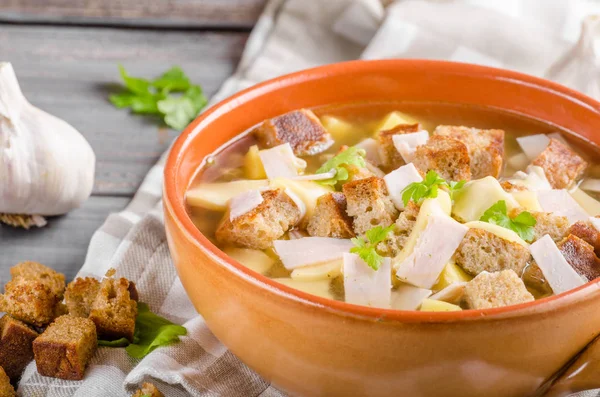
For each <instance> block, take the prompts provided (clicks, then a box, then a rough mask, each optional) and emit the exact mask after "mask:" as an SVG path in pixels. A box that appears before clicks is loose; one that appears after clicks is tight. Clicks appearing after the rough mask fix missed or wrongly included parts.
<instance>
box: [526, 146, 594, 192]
mask: <svg viewBox="0 0 600 397" xmlns="http://www.w3.org/2000/svg"><path fill="white" fill-rule="evenodd" d="M532 164H533V165H537V166H539V167H542V168H543V169H544V172H545V173H546V178H548V182H550V185H552V187H553V188H554V189H565V188H568V187H569V186H571V185H572V184H573V183H574V182H575V181H577V180H578V179H579V178H581V176H582V175H583V173H584V172H585V169H586V168H587V166H588V164H587V162H586V161H585V160H584V159H582V158H581V157H580V156H579V155H577V154H576V153H575V152H573V151H572V150H571V149H569V148H568V147H567V146H565V145H564V144H563V143H561V142H560V141H559V140H557V139H554V138H550V143H549V144H548V147H547V148H546V149H544V151H543V152H542V153H540V154H539V156H537V157H536V158H535V160H533V162H532Z"/></svg>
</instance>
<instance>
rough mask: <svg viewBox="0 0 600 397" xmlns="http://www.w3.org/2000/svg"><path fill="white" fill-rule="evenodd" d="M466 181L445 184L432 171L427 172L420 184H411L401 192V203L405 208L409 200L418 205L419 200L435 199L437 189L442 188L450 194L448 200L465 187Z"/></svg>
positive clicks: (443, 180)
mask: <svg viewBox="0 0 600 397" xmlns="http://www.w3.org/2000/svg"><path fill="white" fill-rule="evenodd" d="M465 183H466V181H464V180H463V181H459V182H454V181H450V182H447V181H446V180H445V179H443V178H441V177H440V176H439V175H438V173H437V172H435V171H434V170H429V171H427V174H426V175H425V179H423V181H422V182H413V183H411V184H410V185H408V186H407V187H405V188H404V190H402V201H403V202H404V205H405V206H406V205H407V204H408V202H409V201H410V200H413V201H414V202H415V203H418V202H419V201H420V200H421V199H426V198H436V197H437V196H438V189H439V188H440V187H443V188H444V189H445V190H447V191H448V193H449V194H450V198H451V199H452V196H453V194H454V192H455V191H457V190H459V189H461V188H462V187H463V186H464V185H465Z"/></svg>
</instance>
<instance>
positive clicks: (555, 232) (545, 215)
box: [510, 208, 569, 241]
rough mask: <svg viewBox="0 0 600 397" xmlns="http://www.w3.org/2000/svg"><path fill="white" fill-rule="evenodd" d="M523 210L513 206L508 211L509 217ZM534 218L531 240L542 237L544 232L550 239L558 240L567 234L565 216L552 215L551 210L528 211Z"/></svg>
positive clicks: (567, 227)
mask: <svg viewBox="0 0 600 397" xmlns="http://www.w3.org/2000/svg"><path fill="white" fill-rule="evenodd" d="M521 212H523V210H522V209H520V208H515V209H514V210H512V211H511V212H510V216H511V218H514V217H516V216H518V215H519V214H520V213H521ZM529 213H530V214H531V215H532V216H533V217H534V218H535V221H536V223H535V226H534V228H533V231H534V233H535V235H534V237H533V241H537V240H539V239H541V238H542V237H544V236H545V235H546V234H548V235H550V237H551V238H552V240H554V241H560V240H562V239H563V237H565V236H566V235H567V231H568V230H569V219H567V217H566V216H561V215H554V214H553V213H551V212H538V211H530V212H529Z"/></svg>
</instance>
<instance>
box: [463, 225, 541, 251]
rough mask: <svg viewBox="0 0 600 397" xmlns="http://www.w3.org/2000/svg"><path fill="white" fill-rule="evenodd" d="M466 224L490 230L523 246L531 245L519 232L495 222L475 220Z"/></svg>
mask: <svg viewBox="0 0 600 397" xmlns="http://www.w3.org/2000/svg"><path fill="white" fill-rule="evenodd" d="M465 226H466V227H468V228H469V229H481V230H485V231H486V232H490V233H492V234H495V235H496V236H498V237H500V238H503V239H504V240H508V241H512V242H514V243H519V244H521V245H522V246H523V247H525V248H527V247H529V244H527V242H525V240H523V239H522V238H521V237H519V235H518V234H517V233H515V232H514V231H512V230H510V229H507V228H505V227H502V226H498V225H494V224H493V223H488V222H483V221H473V222H467V223H465Z"/></svg>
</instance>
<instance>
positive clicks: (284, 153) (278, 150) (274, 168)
mask: <svg viewBox="0 0 600 397" xmlns="http://www.w3.org/2000/svg"><path fill="white" fill-rule="evenodd" d="M258 155H259V157H260V160H261V161H262V164H263V168H264V169H265V173H266V174H267V178H269V179H273V178H279V177H281V178H291V177H295V176H297V175H298V169H304V168H306V161H304V160H302V159H299V158H298V157H296V156H295V155H294V151H293V150H292V146H291V145H290V144H289V143H284V144H283V145H279V146H275V147H274V148H271V149H264V150H261V151H259V152H258Z"/></svg>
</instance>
